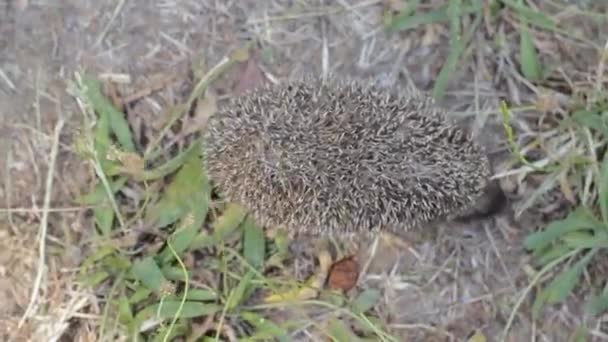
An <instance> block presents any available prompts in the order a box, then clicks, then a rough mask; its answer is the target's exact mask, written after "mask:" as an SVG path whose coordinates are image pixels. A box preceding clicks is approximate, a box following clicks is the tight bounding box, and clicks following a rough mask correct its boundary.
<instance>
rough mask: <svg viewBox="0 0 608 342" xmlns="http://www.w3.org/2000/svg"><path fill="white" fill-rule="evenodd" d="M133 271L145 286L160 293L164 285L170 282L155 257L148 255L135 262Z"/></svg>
mask: <svg viewBox="0 0 608 342" xmlns="http://www.w3.org/2000/svg"><path fill="white" fill-rule="evenodd" d="M131 272H132V273H133V276H134V277H135V278H136V279H137V280H139V281H140V282H141V283H142V284H143V285H144V286H145V287H147V288H148V289H150V290H152V291H154V292H156V293H160V291H161V287H162V285H163V284H164V283H166V282H168V280H167V279H166V278H165V276H164V275H163V272H162V271H161V269H160V268H159V267H158V264H156V262H155V261H154V258H153V257H146V258H144V259H141V260H138V261H136V262H135V263H133V267H132V268H131Z"/></svg>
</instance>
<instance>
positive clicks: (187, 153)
mask: <svg viewBox="0 0 608 342" xmlns="http://www.w3.org/2000/svg"><path fill="white" fill-rule="evenodd" d="M200 149H201V141H200V139H198V140H195V141H193V142H192V144H191V145H190V146H188V148H186V149H185V150H183V151H182V152H180V153H179V154H178V155H177V156H175V157H173V158H172V159H170V160H169V161H167V162H165V163H164V164H162V165H161V166H158V167H157V168H155V169H152V170H145V171H144V172H143V174H142V176H141V177H138V178H137V180H139V181H149V180H154V179H159V178H162V177H165V176H167V175H169V174H171V173H173V172H174V171H175V170H177V169H179V168H180V167H181V166H182V165H183V164H184V162H185V161H186V160H187V159H189V158H190V157H191V154H192V153H199V152H200ZM146 160H148V159H146Z"/></svg>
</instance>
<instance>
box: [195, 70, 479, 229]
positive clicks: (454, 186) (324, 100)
mask: <svg viewBox="0 0 608 342" xmlns="http://www.w3.org/2000/svg"><path fill="white" fill-rule="evenodd" d="M205 158H206V167H207V170H208V174H209V177H210V179H211V181H212V183H213V184H214V185H215V186H216V187H217V188H218V190H219V192H220V194H221V196H222V197H223V198H224V199H225V200H227V201H230V202H236V203H239V204H241V205H243V206H244V207H245V208H247V209H248V210H249V211H250V213H251V214H252V215H253V216H254V218H255V219H256V220H257V221H258V223H260V224H262V225H265V226H273V227H277V228H284V229H287V230H288V231H289V232H290V233H304V232H306V233H313V234H319V233H355V234H361V233H373V232H377V231H378V230H381V229H389V230H394V231H399V230H407V229H411V228H413V227H416V226H418V225H420V224H422V223H426V222H429V221H435V220H438V219H440V218H442V217H445V216H447V215H450V214H453V213H456V212H459V211H462V210H466V209H467V208H469V207H470V206H471V205H472V204H473V203H474V202H475V201H476V199H477V198H478V197H480V196H481V195H482V193H483V189H484V188H485V186H486V184H487V182H488V178H489V175H490V167H489V162H488V158H487V156H486V155H485V152H484V150H483V148H482V147H481V146H479V145H478V144H476V143H475V142H474V141H473V139H472V138H471V137H470V136H469V135H468V134H467V133H466V132H465V131H463V130H462V129H461V128H459V127H458V126H457V125H456V124H454V123H450V122H449V121H448V120H447V119H446V117H445V115H444V112H443V111H442V110H441V109H440V108H439V107H438V106H436V105H435V104H434V102H433V100H432V99H431V98H430V97H428V96H425V95H423V94H420V93H407V94H395V93H391V92H386V91H385V90H382V89H380V88H377V87H374V86H368V85H366V84H363V83H358V82H354V81H340V80H330V81H326V82H322V81H321V80H319V79H316V78H306V79H302V80H297V81H291V82H287V83H284V84H280V85H264V86H262V87H260V88H257V89H254V90H252V91H250V92H249V93H246V94H244V95H241V96H239V97H235V98H232V99H230V100H229V101H227V103H226V104H223V105H220V106H219V108H218V112H217V113H216V114H214V115H213V116H212V117H211V118H210V120H209V122H208V127H207V131H206V132H205Z"/></svg>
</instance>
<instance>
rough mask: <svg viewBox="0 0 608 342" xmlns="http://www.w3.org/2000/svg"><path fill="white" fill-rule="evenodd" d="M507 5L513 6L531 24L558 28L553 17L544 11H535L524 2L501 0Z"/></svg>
mask: <svg viewBox="0 0 608 342" xmlns="http://www.w3.org/2000/svg"><path fill="white" fill-rule="evenodd" d="M500 1H502V3H504V4H505V5H507V6H509V7H511V8H512V9H513V10H515V11H516V12H518V13H519V14H520V15H521V16H522V17H523V18H525V19H526V20H527V21H528V22H530V23H531V24H534V25H536V26H538V27H541V28H545V29H549V30H552V31H556V30H557V25H556V23H555V21H554V20H553V19H551V18H550V17H549V16H547V15H546V14H544V13H541V12H538V11H535V10H533V9H531V8H530V7H527V6H525V5H524V4H522V3H517V2H515V1H513V0H500Z"/></svg>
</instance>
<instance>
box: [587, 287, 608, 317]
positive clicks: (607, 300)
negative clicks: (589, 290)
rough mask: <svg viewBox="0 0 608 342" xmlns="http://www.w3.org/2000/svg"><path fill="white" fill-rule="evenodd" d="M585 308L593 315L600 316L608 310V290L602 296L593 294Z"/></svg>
mask: <svg viewBox="0 0 608 342" xmlns="http://www.w3.org/2000/svg"><path fill="white" fill-rule="evenodd" d="M585 309H586V310H587V311H588V312H589V313H591V314H592V315H593V316H598V315H601V314H603V313H605V312H606V311H608V291H604V294H602V295H600V296H593V297H591V299H589V301H588V302H587V304H586V305H585Z"/></svg>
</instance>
